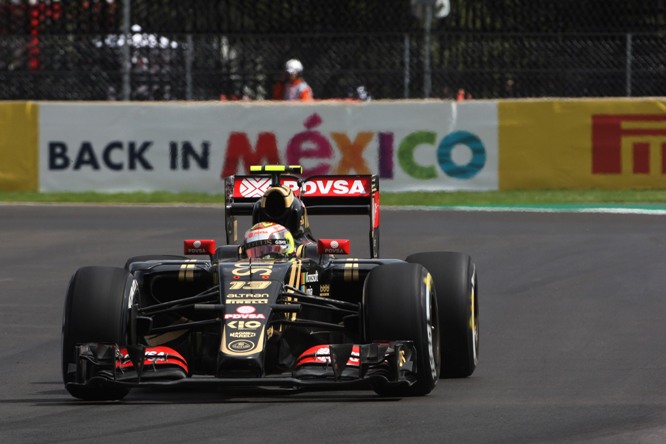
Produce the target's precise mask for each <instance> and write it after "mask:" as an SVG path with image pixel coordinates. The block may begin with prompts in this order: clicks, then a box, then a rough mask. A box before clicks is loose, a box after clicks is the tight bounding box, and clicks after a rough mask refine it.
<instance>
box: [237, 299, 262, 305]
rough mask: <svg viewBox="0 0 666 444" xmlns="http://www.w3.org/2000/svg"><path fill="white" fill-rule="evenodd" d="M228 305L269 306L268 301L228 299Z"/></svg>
mask: <svg viewBox="0 0 666 444" xmlns="http://www.w3.org/2000/svg"><path fill="white" fill-rule="evenodd" d="M227 304H268V299H228V300H227Z"/></svg>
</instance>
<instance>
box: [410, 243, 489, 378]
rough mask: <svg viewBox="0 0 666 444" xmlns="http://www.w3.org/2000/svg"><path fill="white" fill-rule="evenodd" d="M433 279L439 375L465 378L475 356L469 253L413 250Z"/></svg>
mask: <svg viewBox="0 0 666 444" xmlns="http://www.w3.org/2000/svg"><path fill="white" fill-rule="evenodd" d="M407 262H411V263H417V264H421V265H423V266H424V267H425V268H427V269H428V271H429V272H430V274H432V277H433V279H434V281H435V288H436V294H437V305H438V307H439V321H440V326H441V328H440V332H441V334H442V338H441V344H442V377H445V378H466V377H468V376H470V375H471V374H472V373H474V370H475V369H476V365H477V363H478V359H479V286H478V279H477V274H476V266H475V265H474V263H473V262H472V259H471V258H470V256H468V255H466V254H462V253H456V252H426V253H416V254H412V255H411V256H409V257H407Z"/></svg>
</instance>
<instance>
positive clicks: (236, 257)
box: [62, 165, 479, 400]
mask: <svg viewBox="0 0 666 444" xmlns="http://www.w3.org/2000/svg"><path fill="white" fill-rule="evenodd" d="M300 174H302V168H301V167H300V166H280V165H269V166H259V167H252V168H251V170H250V175H237V176H231V177H228V178H227V179H226V183H225V199H226V207H225V222H226V238H227V242H226V245H222V246H216V243H215V241H214V240H210V239H199V240H185V242H184V254H185V255H183V256H176V255H163V256H137V257H133V258H130V259H129V260H128V261H127V263H126V264H125V267H124V268H112V267H84V268H81V269H79V270H78V271H77V272H76V273H75V274H74V276H73V277H72V279H71V281H70V284H69V288H68V291H67V298H66V302H65V310H64V317H63V333H62V372H63V379H64V383H65V387H66V389H67V390H68V391H69V393H70V394H72V395H73V396H74V397H76V398H80V399H84V400H113V399H121V398H123V397H124V396H125V395H127V393H128V392H129V391H130V389H132V388H136V387H171V386H178V387H183V386H185V387H214V388H216V389H221V390H225V389H228V388H240V389H244V388H245V387H255V388H262V389H263V388H266V389H271V388H272V389H279V390H282V391H285V390H286V391H288V392H289V391H292V390H293V391H298V390H303V389H327V388H339V389H352V388H365V389H371V390H374V391H375V392H377V393H378V394H380V395H383V396H421V395H426V394H428V393H429V392H430V391H432V390H433V388H434V387H435V385H436V384H437V380H438V379H439V378H440V376H441V377H453V378H460V377H467V376H469V375H471V374H472V373H473V372H474V369H475V368H476V365H477V358H478V349H479V311H478V310H479V305H478V294H477V275H476V268H475V265H474V263H473V262H472V260H471V258H470V257H469V256H467V255H465V254H461V253H455V252H426V253H417V254H413V255H411V256H409V257H407V258H406V259H405V260H400V259H379V257H378V256H379V187H378V178H377V177H376V176H373V175H337V176H315V177H309V178H305V179H303V178H301V177H300ZM314 214H325V215H326V214H339V215H349V214H362V215H363V214H365V215H369V218H370V230H369V244H370V258H368V259H357V258H354V259H350V258H346V257H344V256H345V255H348V254H349V253H350V242H349V240H347V239H315V238H314V236H313V235H312V232H311V230H310V225H309V222H308V215H314ZM237 216H251V217H252V228H251V229H250V230H248V231H247V232H246V233H245V236H243V239H242V241H239V240H238V236H237V233H236V227H237V224H238V220H237ZM193 255H203V256H204V258H203V259H194V258H191V256H193Z"/></svg>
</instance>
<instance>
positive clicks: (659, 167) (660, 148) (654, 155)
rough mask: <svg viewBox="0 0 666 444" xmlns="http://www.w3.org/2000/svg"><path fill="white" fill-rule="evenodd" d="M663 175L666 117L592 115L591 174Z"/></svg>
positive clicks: (664, 171)
mask: <svg viewBox="0 0 666 444" xmlns="http://www.w3.org/2000/svg"><path fill="white" fill-rule="evenodd" d="M623 173H624V174H633V175H649V174H659V175H661V174H666V114H597V115H593V116H592V174H623Z"/></svg>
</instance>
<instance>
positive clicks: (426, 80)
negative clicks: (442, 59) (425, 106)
mask: <svg viewBox="0 0 666 444" xmlns="http://www.w3.org/2000/svg"><path fill="white" fill-rule="evenodd" d="M424 8H425V20H424V21H425V23H424V24H425V26H424V27H423V33H424V35H423V50H424V55H423V97H424V98H425V99H429V98H430V92H431V91H432V72H431V68H430V30H431V27H432V8H433V5H432V4H429V5H425V6H424Z"/></svg>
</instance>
